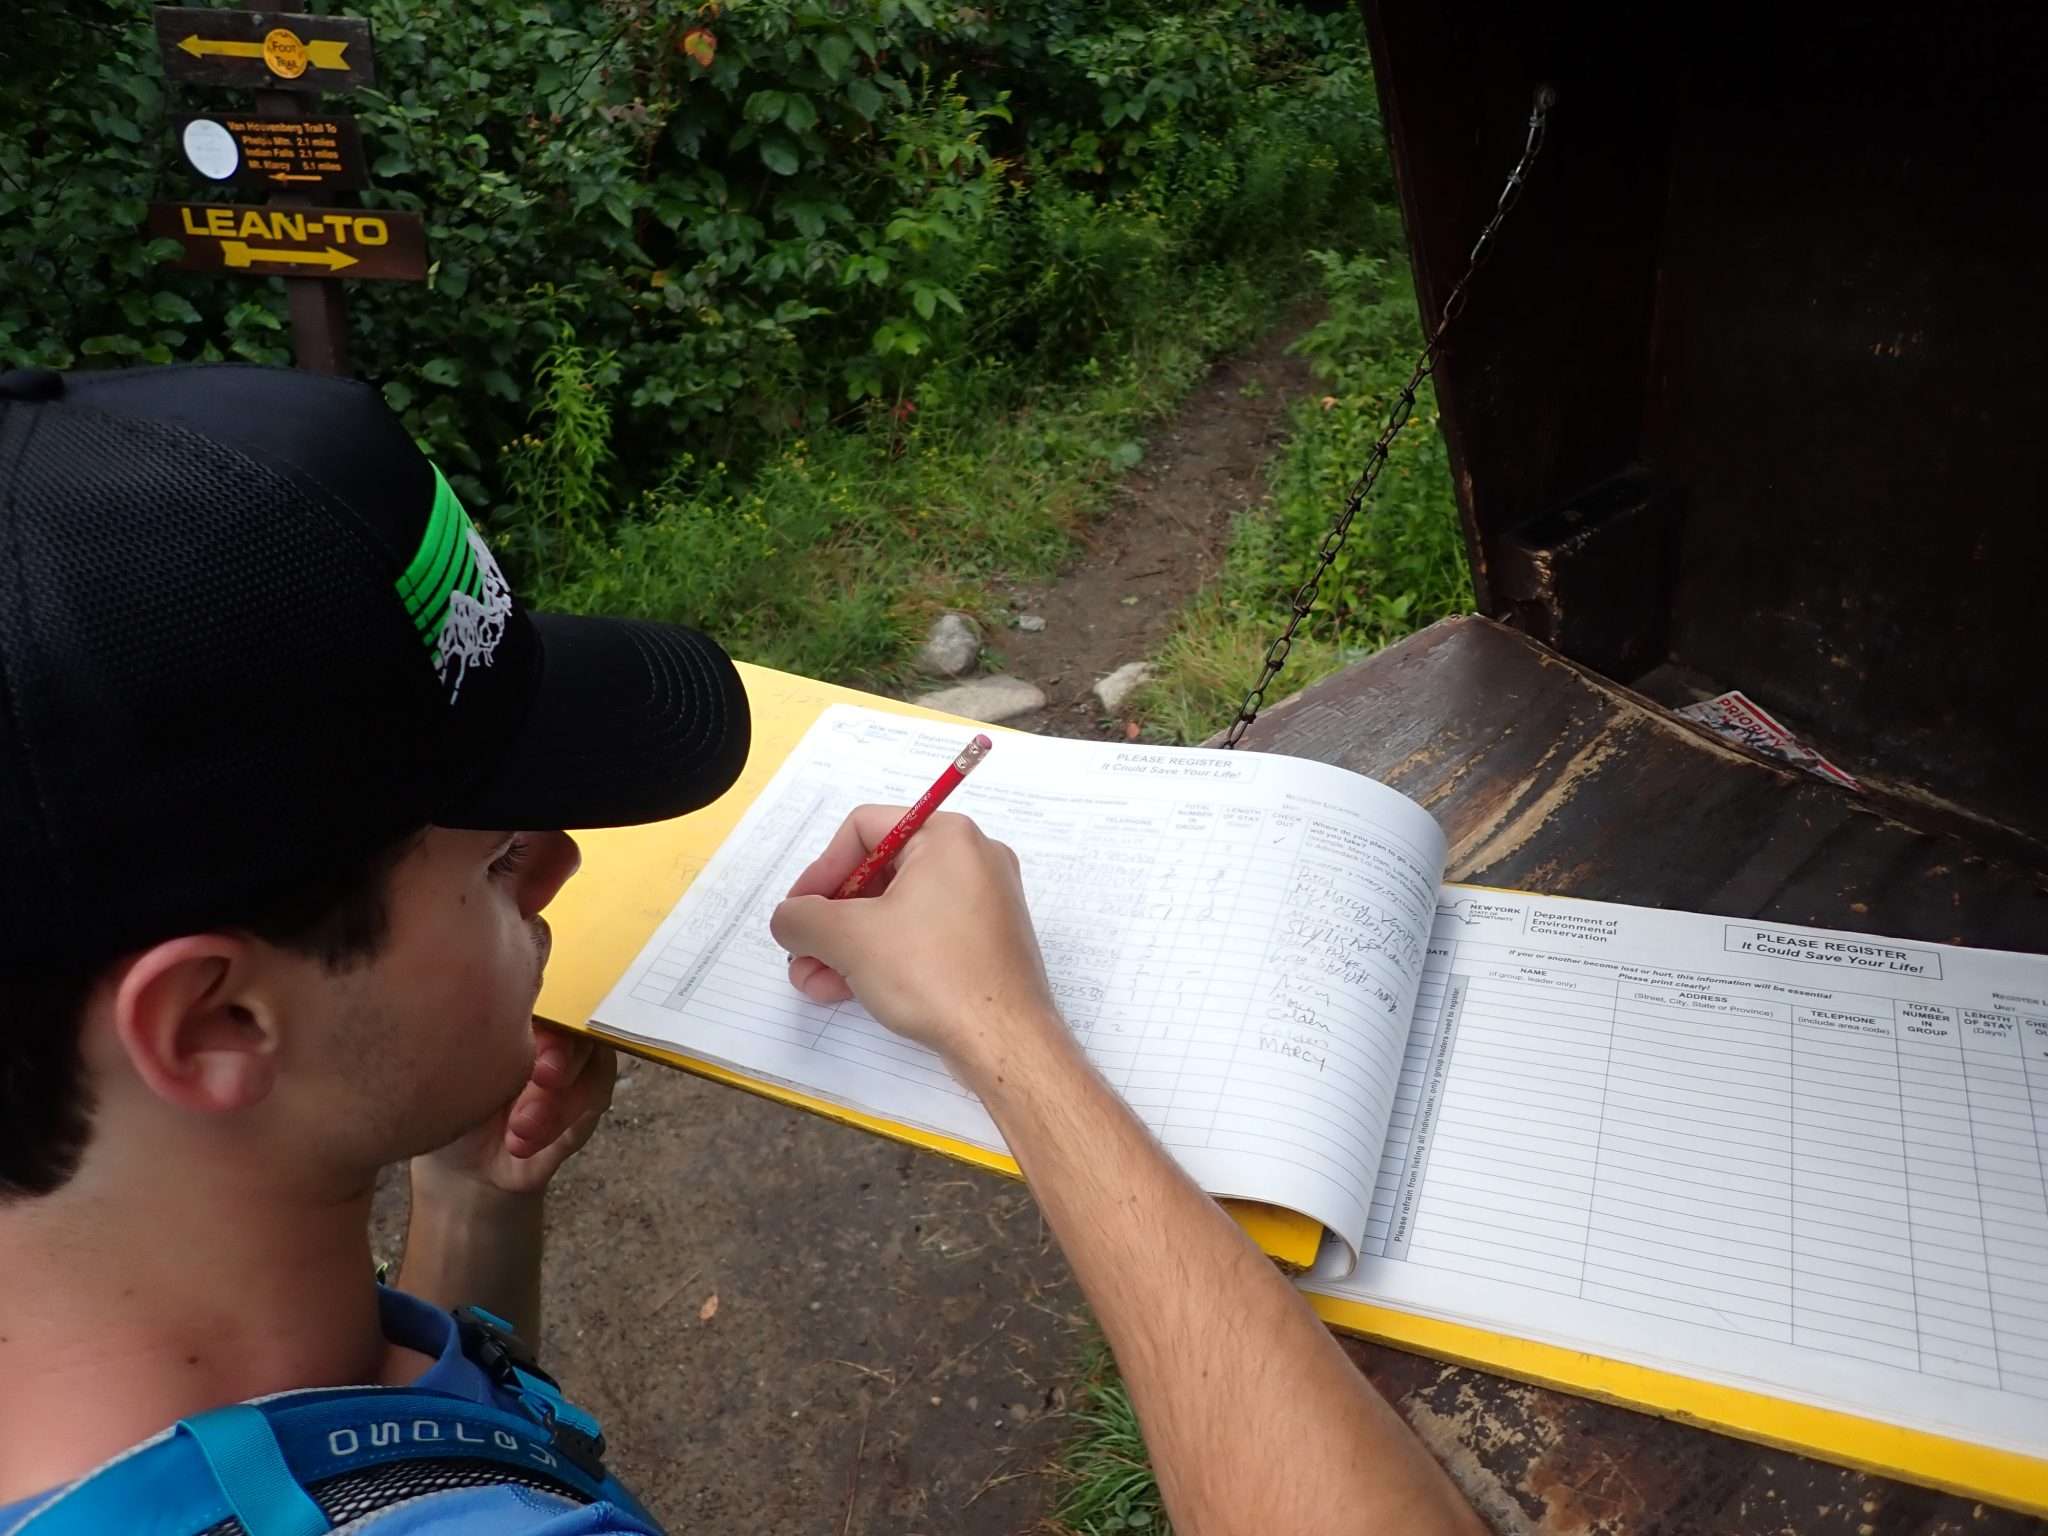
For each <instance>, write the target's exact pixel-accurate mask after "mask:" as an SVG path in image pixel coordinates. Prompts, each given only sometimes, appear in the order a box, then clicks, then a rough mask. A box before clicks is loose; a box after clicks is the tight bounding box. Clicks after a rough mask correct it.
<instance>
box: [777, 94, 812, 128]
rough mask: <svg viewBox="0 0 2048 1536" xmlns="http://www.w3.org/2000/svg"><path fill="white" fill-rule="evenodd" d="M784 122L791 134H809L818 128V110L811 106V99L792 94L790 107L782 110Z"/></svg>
mask: <svg viewBox="0 0 2048 1536" xmlns="http://www.w3.org/2000/svg"><path fill="white" fill-rule="evenodd" d="M782 121H783V122H784V123H785V124H787V125H788V128H789V131H790V132H791V133H808V132H810V130H811V129H813V128H815V127H817V126H818V109H817V108H816V107H814V106H812V105H811V98H810V97H808V96H803V95H797V94H792V95H791V96H790V98H789V105H788V106H786V107H784V108H783V109H782Z"/></svg>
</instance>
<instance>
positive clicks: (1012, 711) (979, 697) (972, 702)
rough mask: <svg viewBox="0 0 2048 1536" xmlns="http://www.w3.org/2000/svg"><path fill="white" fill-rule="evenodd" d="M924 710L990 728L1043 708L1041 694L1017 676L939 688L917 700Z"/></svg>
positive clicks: (1043, 696) (981, 679) (1038, 689)
mask: <svg viewBox="0 0 2048 1536" xmlns="http://www.w3.org/2000/svg"><path fill="white" fill-rule="evenodd" d="M917 702H918V703H920V704H922V705H923V706H924V707H925V708H926V709H938V710H943V711H945V712H946V713H947V714H949V715H962V716H964V717H966V718H967V719H969V720H985V721H987V722H989V723H990V724H991V725H992V724H994V723H995V722H996V721H998V720H1008V719H1010V718H1011V717H1012V716H1014V715H1027V714H1029V713H1030V712H1031V711H1032V710H1034V709H1043V708H1044V707H1045V692H1044V690H1043V689H1040V688H1038V687H1036V686H1034V685H1033V684H1031V683H1027V682H1025V681H1024V680H1023V679H1022V678H1021V677H1000V676H998V677H978V678H976V679H975V680H974V681H973V682H971V683H961V684H960V685H959V686H958V687H954V688H941V689H939V690H938V691H937V692H936V693H927V694H925V695H923V696H922V697H920V698H919V699H918V700H917Z"/></svg>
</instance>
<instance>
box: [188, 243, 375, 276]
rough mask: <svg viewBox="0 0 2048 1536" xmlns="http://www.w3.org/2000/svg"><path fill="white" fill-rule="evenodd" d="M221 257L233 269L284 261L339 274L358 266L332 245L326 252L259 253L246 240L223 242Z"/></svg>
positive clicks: (353, 258) (346, 254)
mask: <svg viewBox="0 0 2048 1536" xmlns="http://www.w3.org/2000/svg"><path fill="white" fill-rule="evenodd" d="M220 256H221V260H222V261H224V262H226V263H227V264H228V265H229V266H231V267H246V266H248V265H249V263H250V262H252V261H283V262H290V263H292V264H294V265H296V266H302V267H326V268H328V269H329V270H330V271H336V272H338V271H340V270H341V269H342V268H343V267H352V266H354V265H355V264H356V259H355V257H353V256H351V255H349V254H348V253H347V252H346V251H337V250H336V249H335V248H334V247H333V246H331V245H330V246H328V247H327V249H326V250H324V251H259V250H257V249H256V248H255V247H254V246H252V245H250V244H249V243H248V242H247V241H246V240H223V241H221V243H220Z"/></svg>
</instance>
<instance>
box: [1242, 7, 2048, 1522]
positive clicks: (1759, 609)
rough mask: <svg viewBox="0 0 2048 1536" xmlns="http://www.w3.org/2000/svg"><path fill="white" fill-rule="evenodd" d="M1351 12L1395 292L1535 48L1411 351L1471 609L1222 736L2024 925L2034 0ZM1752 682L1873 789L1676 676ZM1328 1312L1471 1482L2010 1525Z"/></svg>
mask: <svg viewBox="0 0 2048 1536" xmlns="http://www.w3.org/2000/svg"><path fill="white" fill-rule="evenodd" d="M1365 13H1366V18H1367V23H1368V26H1369V28H1370V34H1371V41H1372V50H1373V56H1374V68H1375V72H1376V74H1377V77H1378V81H1379V91H1380V102H1381V110H1382V115H1383V118H1384V122H1385V126H1386V133H1387V138H1388V141H1389V145H1390V148H1391V150H1392V154H1393V160H1394V165H1395V170H1396V174H1397V177H1398V182H1399V188H1400V196H1401V203H1402V209H1403V212H1404V215H1405V218H1406V224H1407V231H1408V239H1409V245H1410V250H1411V253H1412V256H1413V262H1414V271H1415V277H1416V281H1417V285H1418V287H1419V290H1420V297H1421V300H1422V309H1423V311H1424V312H1425V313H1426V314H1434V313H1435V312H1436V309H1437V307H1438V306H1439V305H1440V304H1441V302H1442V300H1443V297H1444V295H1445V293H1446V292H1447V291H1448V289H1449V287H1450V285H1451V284H1452V283H1454V282H1455V281H1456V280H1457V277H1458V275H1459V273H1460V272H1462V271H1463V269H1464V265H1465V260H1466V255H1467V252H1468V250H1469V248H1470V246H1471V242H1472V239H1473V237H1474V235H1475V234H1476V233H1477V231H1478V230H1479V228H1480V226H1481V225H1482V224H1484V222H1485V221H1486V218H1487V217H1488V216H1489V215H1490V213H1491V212H1492V210H1493V206H1494V202H1495V199H1496V198H1497V196H1498V195H1499V190H1500V184H1501V181H1502V178H1503V177H1504V176H1505V174H1506V172H1507V170H1508V168H1510V167H1511V166H1512V165H1513V164H1514V162H1515V159H1516V156H1517V154H1518V153H1519V151H1520V149H1521V145H1522V140H1523V136H1524V132H1525V121H1526V118H1527V114H1528V109H1529V103H1530V100H1531V98H1532V96H1533V94H1534V91H1535V88H1536V87H1537V85H1538V84H1539V83H1542V82H1548V83H1550V84H1551V85H1553V86H1554V87H1555V89H1556V92H1557V102H1556V106H1555V108H1554V109H1553V111H1552V113H1551V115H1550V122H1549V131H1548V137H1547V141H1546V144H1545V147H1544V149H1543V153H1542V157H1541V160H1540V161H1539V164H1538V167H1537V169H1536V171H1535V173H1534V174H1533V176H1532V177H1531V179H1530V182H1529V185H1528V187H1527V188H1526V190H1525V192H1524V195H1523V197H1522V199H1521V202H1520V204H1519V206H1518V207H1517V208H1516V209H1515V211H1514V213H1513V214H1512V216H1511V217H1510V219H1509V221H1508V224H1507V226H1506V227H1505V228H1504V229H1503V230H1502V232H1501V235H1500V237H1499V239H1498V241H1497V243H1496V249H1495V252H1494V254H1493V256H1492V259H1491V261H1490V263H1489V264H1488V265H1487V266H1486V267H1485V268H1484V269H1483V271H1482V273H1481V275H1480V277H1479V279H1478V280H1477V282H1476V283H1475V285H1474V288H1473V292H1472V298H1471V303H1470V307H1469V309H1468V310H1467V311H1466V313H1465V315H1464V317H1463V319H1462V320H1461V321H1460V322H1459V323H1458V324H1457V325H1456V326H1455V327H1454V328H1453V330H1452V332H1451V335H1450V339H1449V343H1448V346H1447V348H1446V352H1445V356H1444V359H1443V362H1442V364H1441V366H1440V369H1439V371H1438V375H1437V389H1438V401H1439V405H1440V409H1441V412H1442V421H1443V429H1444V433H1445V436H1446V438H1447V440H1448V443H1449V448H1450V454H1451V462H1452V468H1453V477H1454V480H1455V483H1456V487H1457V495H1458V499H1459V508H1460V512H1461V514H1462V517H1463V519H1464V525H1465V532H1466V541H1467V547H1468V549H1469V551H1470V555H1471V560H1472V567H1473V573H1474V578H1475V583H1476V588H1477V593H1478V603H1479V608H1480V611H1481V613H1482V614H1483V615H1486V616H1485V617H1473V618H1466V619H1456V620H1450V621H1447V622H1445V623H1442V624H1438V625H1436V626H1435V627H1433V628H1431V629H1429V630H1427V631H1425V632H1423V633H1422V634H1419V635H1416V636H1414V637H1413V638H1411V639H1410V640H1408V641H1406V642H1405V643H1403V644H1401V645H1398V646H1396V647H1394V648H1392V649H1391V650H1388V651H1386V652H1383V653H1382V654H1380V655H1378V656H1376V657H1373V658H1372V659H1370V660H1369V661H1366V662H1363V663H1361V664H1359V665H1357V666H1354V667H1352V668H1351V669H1349V670H1348V671H1345V672H1343V673H1341V674H1339V675H1337V676H1335V677H1332V678H1330V679H1328V680H1327V681H1325V682H1322V683H1319V684H1317V685H1315V686H1314V687H1312V688H1310V689H1308V690H1307V691H1306V692H1304V693H1302V694H1301V695H1299V696H1298V697H1295V698H1293V699H1290V700H1287V701H1286V702H1284V703H1282V704H1279V705H1277V706H1275V707H1273V708H1271V709H1269V710H1268V711H1267V712H1266V713H1265V715H1264V716H1263V717H1262V718H1261V719H1260V721H1259V722H1258V724H1257V725H1256V726H1255V727H1254V728H1253V729H1252V731H1251V732H1250V734H1249V735H1248V737H1247V738H1246V743H1245V744H1246V745H1247V746H1249V747H1254V748H1258V749H1262V750H1268V751H1279V752H1288V753H1293V754H1296V755H1300V756H1307V757H1315V758H1321V759H1324V760H1328V761H1333V762H1338V763H1341V764H1343V765H1344V766H1346V767H1350V768H1354V769H1357V770H1358V771H1360V772H1362V773H1366V774H1370V775H1372V776H1373V777H1375V778H1379V779H1382V780H1384V781H1386V782H1387V783H1390V784H1392V785H1394V786H1395V787H1397V788H1399V789H1401V790H1403V791H1405V792H1406V793H1408V794H1410V795H1412V796H1414V797H1415V798H1416V799H1418V800H1420V801H1421V802H1422V803H1423V804H1424V805H1426V806H1428V807H1429V808H1430V809H1431V810H1432V811H1433V812H1434V813H1435V814H1436V816H1437V818H1438V819H1439V820H1440V821H1441V822H1442V823H1443V825H1444V829H1445V832H1446V834H1447V836H1448V837H1449V839H1450V843H1451V848H1452V856H1451V878H1453V879H1461V880H1471V881H1478V882H1483V883H1487V884H1493V885H1502V886H1514V887H1523V888H1529V889H1535V890H1543V891H1552V892H1560V893H1566V894H1572V895H1579V896H1587V897H1595V898H1602V899H1607V900H1615V901H1626V902H1636V903H1642V904H1645V905H1653V906H1669V907H1679V908H1688V909H1692V910H1698V911H1708V912H1718V913H1726V914H1729V915H1741V916H1763V917H1770V918H1776V919H1781V920H1784V921H1788V922H1795V923H1803V924H1812V925H1816V926H1824V927H1835V928H1847V929H1855V930H1862V931H1868V932H1872V933H1879V934H1887V935H1894V936H1901V937H1912V938H1920V939H1930V940H1941V941H1944V942H1948V943H1960V944H1971V945H1982V946H1989V947H1996V948H2005V949H2020V950H2031V951H2048V682H2044V679H2043V676H2042V670H2043V665H2044V662H2048V645H2044V642H2043V640H2042V626H2043V613H2042V599H2041V583H2042V573H2043V569H2044V566H2048V475H2044V470H2043V450H2042V447H2041V442H2042V439H2043V436H2044V434H2048V238H2044V237H2048V214H2044V206H2048V187H2044V183H2043V178H2042V175H2041V169H2042V167H2043V165H2044V164H2048V106H2044V98H2048V21H2044V19H2043V18H2044V15H2048V13H2044V12H2043V11H2042V10H2041V9H2040V8H2038V7H2017V6H2015V7H2001V6H1974V7H1958V8H1954V9H1952V10H1948V9H1941V10H1930V9H1929V8H1927V7H1925V6H1913V5H1904V4H1882V5H1857V6H1775V7H1745V6H1729V5H1721V4H1713V5H1708V4H1697V3H1685V4H1682V5H1672V6H1635V7H1607V6H1598V7H1596V6H1560V5H1549V6H1544V5H1531V4H1514V3H1507V0H1449V3H1438V4H1432V5H1404V4H1383V3H1377V0H1367V3H1366V4H1365ZM1365 515H1366V516H1368V517H1370V516H1371V515H1372V514H1371V508H1370V506H1368V508H1367V511H1366V513H1365ZM1737 688H1739V689H1741V690H1743V691H1744V692H1745V693H1747V694H1748V695H1749V696H1750V697H1751V698H1753V699H1754V700H1756V701H1757V702H1758V703H1759V704H1761V705H1762V706H1763V707H1764V708H1765V709H1767V710H1769V711H1770V712H1772V713H1773V714H1774V715H1776V716H1777V717H1778V718H1779V719H1780V720H1782V721H1783V722H1784V723H1785V724H1787V725H1788V726H1790V727H1791V728H1792V729H1793V730H1795V731H1796V732H1798V733H1799V734H1800V735H1801V736H1802V737H1803V738H1805V739H1806V740H1807V741H1808V742H1810V743H1811V744H1812V745H1814V746H1815V747H1817V748H1818V749H1819V750H1820V751H1822V752H1824V753H1825V754H1827V756H1828V757H1829V758H1831V759H1832V760H1834V761H1835V762H1837V763H1839V764H1841V766H1842V767H1844V768H1846V769H1847V770H1848V771H1849V772H1850V773H1852V774H1854V775H1856V776H1857V777H1858V778H1859V779H1860V780H1861V781H1862V782H1863V784H1864V786H1865V791H1864V792H1863V793H1860V794H1859V793H1856V792H1854V791H1851V790H1847V789H1844V788H1841V787H1839V786H1837V785H1834V784H1831V783H1827V782H1823V781H1822V780H1820V779H1818V778H1815V777H1812V776H1810V775H1807V774H1804V773H1801V772H1798V771H1795V770H1793V769H1789V768H1786V767H1783V766H1780V765H1778V764H1775V763H1773V762H1771V761H1768V760H1766V759H1764V758H1762V757H1758V756H1755V755H1752V754H1750V753H1748V752H1746V751H1744V750H1742V749H1740V748H1738V747H1734V746H1731V745H1729V744H1727V743H1726V742H1724V741H1722V740H1721V739H1720V738H1718V737H1716V736H1714V735H1712V734H1711V733H1709V732H1707V731H1706V730H1705V729H1703V728H1701V727H1698V726H1694V725H1692V724H1690V723H1688V722H1686V721H1684V720H1681V719H1678V718H1676V717H1675V716H1674V715H1673V714H1672V713H1670V709H1671V707H1674V706H1679V705H1683V704H1686V703H1690V702H1692V701H1694V700H1697V699H1700V698H1703V697H1706V696H1709V695H1712V694H1717V693H1720V692H1722V691H1724V690H1727V689H1737ZM2043 1283H2044V1289H2048V1277H2044V1282H2043ZM1347 1347H1348V1348H1350V1349H1351V1350H1352V1351H1353V1353H1354V1356H1355V1358H1356V1359H1357V1360H1358V1362H1359V1364H1360V1365H1361V1367H1362V1368H1363V1369H1365V1370H1366V1371H1367V1372H1368V1373H1369V1374H1370V1375H1371V1376H1372V1377H1373V1378H1374V1379H1375V1380H1377V1381H1378V1382H1380V1384H1381V1385H1382V1386H1383V1387H1384V1388H1385V1389H1386V1390H1387V1391H1388V1392H1389V1394H1390V1395H1391V1396H1393V1397H1394V1399H1395V1400H1396V1401H1403V1400H1405V1402H1406V1405H1407V1411H1408V1412H1409V1414H1410V1417H1411V1418H1413V1419H1414V1420H1415V1421H1416V1422H1417V1424H1418V1426H1419V1427H1420V1428H1421V1429H1422V1431H1423V1433H1424V1434H1425V1437H1426V1438H1428V1439H1430V1440H1431V1442H1432V1443H1433V1444H1434V1445H1435V1446H1436V1448H1437V1449H1438V1451H1439V1453H1440V1454H1446V1455H1450V1456H1452V1457H1453V1460H1454V1463H1455V1462H1456V1461H1459V1460H1462V1461H1464V1462H1465V1466H1464V1469H1463V1470H1464V1474H1465V1475H1464V1477H1463V1481H1465V1483H1466V1486H1467V1487H1468V1489H1473V1490H1475V1491H1481V1492H1482V1493H1483V1494H1484V1497H1486V1498H1490V1499H1492V1500H1493V1501H1494V1502H1495V1503H1496V1504H1497V1505H1498V1506H1499V1507H1498V1508H1497V1509H1495V1510H1494V1511H1493V1514H1494V1518H1495V1519H1496V1521H1497V1522H1498V1521H1502V1520H1507V1521H1508V1522H1509V1524H1508V1525H1504V1526H1503V1527H1502V1528H1514V1529H1530V1530H1543V1531H1552V1530H1555V1531H1599V1532H1636V1531H1643V1532H1647V1531H1651V1530H1657V1531H1678V1530H1701V1531H1708V1530H1711V1531H1720V1532H1731V1533H1744V1532H1758V1533H1762V1532H1777V1531H1784V1530H1794V1531H1799V1532H1801V1533H1813V1536H1819V1533H1826V1532H1835V1531H1840V1532H1843V1533H1852V1532H1857V1531H1859V1530H1860V1531H1864V1532H1868V1531H1871V1530H1872V1529H1873V1527H1874V1528H1875V1529H1876V1530H1878V1531H1881V1532H1884V1533H1886V1536H1899V1533H1906V1532H1927V1533H1931V1532H1934V1531H1936V1530H1946V1529H1969V1530H1971V1531H1983V1532H2017V1531H2020V1530H2023V1529H2025V1530H2033V1529H2038V1527H2037V1526H2036V1525H2035V1524H2034V1522H2033V1521H2032V1520H2031V1519H2029V1518H2028V1517H2025V1516H2021V1515H2004V1514H2001V1513H2000V1512H1998V1511H1995V1510H1987V1511H1984V1512H1983V1513H1981V1514H1980V1515H1977V1516H1976V1517H1974V1518H1973V1513H1972V1505H1971V1501H1969V1500H1964V1499H1954V1498H1950V1497H1947V1496H1944V1495H1940V1494H1936V1493H1931V1492H1927V1491H1924V1490H1920V1489H1913V1488H1907V1487H1904V1486H1903V1485H1900V1484H1895V1483H1890V1482H1887V1481H1885V1480H1884V1479H1882V1478H1878V1477H1874V1476H1870V1475H1867V1474H1863V1473H1857V1472H1851V1471H1845V1470H1841V1469H1838V1468H1835V1467H1831V1466H1826V1465H1823V1464H1821V1463H1818V1462H1814V1461H1809V1460H1805V1459H1803V1458H1800V1457H1796V1456H1792V1455H1789V1454H1786V1453H1781V1452H1776V1451H1770V1450H1765V1449H1762V1448H1759V1447H1757V1446H1754V1445H1749V1444H1744V1443H1741V1442H1737V1441H1734V1440H1729V1439H1725V1438H1722V1437H1719V1436H1714V1435H1708V1434H1705V1433H1702V1432H1700V1431H1697V1430H1692V1429H1688V1428H1685V1427H1683V1426H1682V1425H1680V1424H1677V1423H1672V1422H1667V1421H1663V1420H1658V1419H1653V1418H1650V1417H1647V1416H1644V1415H1639V1414H1634V1413H1630V1412H1625V1411H1623V1410H1620V1409H1616V1408H1610V1407H1606V1406H1603V1405H1600V1404H1597V1403H1591V1402H1587V1401H1583V1400H1580V1399H1576V1398H1569V1397H1565V1396H1563V1395H1561V1394H1557V1393H1553V1392H1549V1391H1545V1390H1541V1389H1538V1388H1534V1387H1526V1386H1521V1385H1518V1384H1515V1383H1512V1382H1508V1381H1505V1380H1502V1379H1500V1378H1498V1377H1494V1376H1490V1375H1483V1374H1481V1373H1478V1372H1474V1371H1467V1370H1461V1369H1459V1368H1456V1367H1447V1366H1443V1365H1440V1364H1437V1363H1435V1362H1433V1361H1428V1360H1424V1359H1421V1358H1420V1357H1417V1356H1411V1355H1404V1354H1399V1353H1396V1352H1394V1351H1391V1350H1386V1349H1382V1348H1378V1347H1376V1346H1373V1345H1367V1344H1360V1343H1357V1342H1355V1341H1354V1342H1350V1343H1348V1344H1347ZM2044 1412H2048V1405H2044ZM1514 1521H1521V1522H1524V1523H1522V1524H1514V1523H1513V1522H1514ZM1947 1522H1953V1524H1952V1525H1951V1524H1949V1523H1947Z"/></svg>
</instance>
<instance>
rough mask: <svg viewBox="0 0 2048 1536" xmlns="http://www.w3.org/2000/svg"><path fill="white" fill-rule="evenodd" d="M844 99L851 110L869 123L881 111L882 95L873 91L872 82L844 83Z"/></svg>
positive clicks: (852, 81)
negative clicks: (849, 104) (851, 105)
mask: <svg viewBox="0 0 2048 1536" xmlns="http://www.w3.org/2000/svg"><path fill="white" fill-rule="evenodd" d="M846 99H847V100H848V101H849V102H851V103H852V104H853V110H854V111H856V112H858V113H859V114H860V115H861V116H862V117H864V118H866V119H867V120H868V121H869V122H873V121H874V120H875V114H876V113H877V112H879V111H881V110H882V93H881V92H880V91H878V90H876V89H875V85H874V82H873V81H872V80H849V81H847V82H846Z"/></svg>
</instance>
